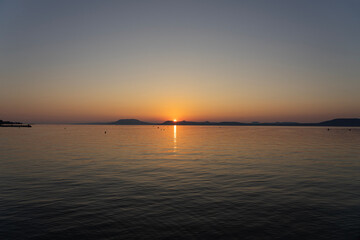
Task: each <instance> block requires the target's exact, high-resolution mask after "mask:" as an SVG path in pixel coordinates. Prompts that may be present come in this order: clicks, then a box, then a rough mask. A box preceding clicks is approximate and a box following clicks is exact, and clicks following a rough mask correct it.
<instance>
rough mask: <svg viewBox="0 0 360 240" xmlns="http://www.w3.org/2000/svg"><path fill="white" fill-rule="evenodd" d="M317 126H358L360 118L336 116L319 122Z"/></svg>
mask: <svg viewBox="0 0 360 240" xmlns="http://www.w3.org/2000/svg"><path fill="white" fill-rule="evenodd" d="M319 126H347V127H356V126H360V118H336V119H333V120H329V121H325V122H321V123H319Z"/></svg>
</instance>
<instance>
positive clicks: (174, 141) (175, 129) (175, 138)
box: [174, 125, 176, 151]
mask: <svg viewBox="0 0 360 240" xmlns="http://www.w3.org/2000/svg"><path fill="white" fill-rule="evenodd" d="M175 150H176V125H174V151H175Z"/></svg>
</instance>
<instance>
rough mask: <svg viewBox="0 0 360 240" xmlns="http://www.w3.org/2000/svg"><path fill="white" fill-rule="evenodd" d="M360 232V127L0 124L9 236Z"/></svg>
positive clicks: (2, 232) (2, 227) (3, 232)
mask: <svg viewBox="0 0 360 240" xmlns="http://www.w3.org/2000/svg"><path fill="white" fill-rule="evenodd" d="M105 130H106V131H107V133H106V134H105V133H104V131H105ZM359 237H360V128H352V131H348V129H347V128H331V130H330V131H327V128H321V127H243V126H238V127H218V126H160V127H159V128H158V127H157V126H85V125H84V126H75V125H67V126H64V125H34V126H33V128H29V129H27V128H21V129H20V128H0V239H359Z"/></svg>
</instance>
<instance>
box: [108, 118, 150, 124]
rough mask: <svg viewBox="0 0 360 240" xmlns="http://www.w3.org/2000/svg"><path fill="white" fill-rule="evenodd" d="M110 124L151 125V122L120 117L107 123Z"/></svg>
mask: <svg viewBox="0 0 360 240" xmlns="http://www.w3.org/2000/svg"><path fill="white" fill-rule="evenodd" d="M108 124H110V125H151V124H152V123H148V122H142V121H140V120H137V119H120V120H117V121H116V122H111V123H108Z"/></svg>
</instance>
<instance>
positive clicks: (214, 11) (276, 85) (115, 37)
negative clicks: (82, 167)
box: [0, 0, 360, 123]
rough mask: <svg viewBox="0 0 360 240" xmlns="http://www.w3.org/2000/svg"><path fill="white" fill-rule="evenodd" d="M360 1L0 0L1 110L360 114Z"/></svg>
mask: <svg viewBox="0 0 360 240" xmlns="http://www.w3.org/2000/svg"><path fill="white" fill-rule="evenodd" d="M359 10H360V2H359V1H351V0H347V1H297V2H295V1H273V2H270V1H151V0H150V1H136V2H135V1H80V0H78V1H67V0H65V1H52V0H50V1H45V0H38V1H18V0H12V1H6V0H5V1H0V36H1V37H0V82H1V85H0V114H1V115H0V119H3V120H11V121H21V122H30V123H34V122H35V123H57V122H58V123H59V122H64V123H69V122H97V121H101V122H105V121H116V120H118V119H126V118H136V119H139V120H142V121H147V122H163V121H166V120H172V119H178V120H188V121H206V120H208V121H239V122H252V121H259V122H276V121H286V122H320V121H325V120H329V119H333V118H340V117H341V118H353V117H359V115H360V114H359V113H360V105H359V103H360V94H359V93H358V92H359V90H360V81H359V79H360V68H359V66H360V45H359V43H360V28H359V26H360V15H359V14H358V12H359Z"/></svg>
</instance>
